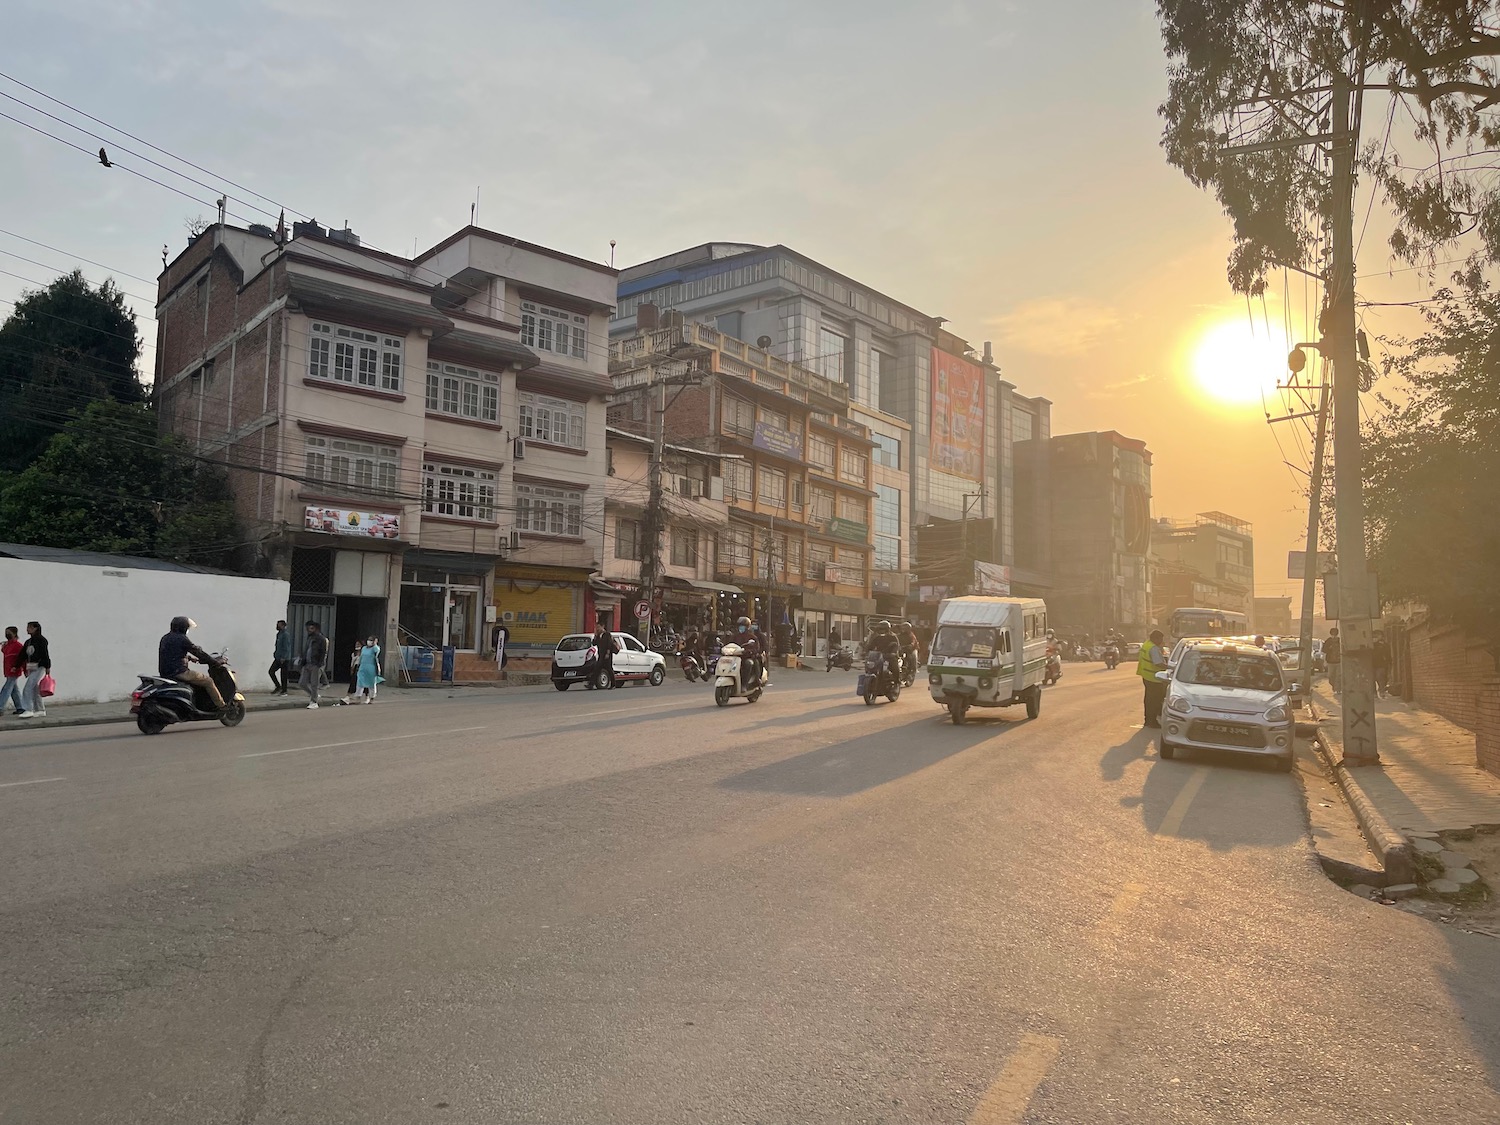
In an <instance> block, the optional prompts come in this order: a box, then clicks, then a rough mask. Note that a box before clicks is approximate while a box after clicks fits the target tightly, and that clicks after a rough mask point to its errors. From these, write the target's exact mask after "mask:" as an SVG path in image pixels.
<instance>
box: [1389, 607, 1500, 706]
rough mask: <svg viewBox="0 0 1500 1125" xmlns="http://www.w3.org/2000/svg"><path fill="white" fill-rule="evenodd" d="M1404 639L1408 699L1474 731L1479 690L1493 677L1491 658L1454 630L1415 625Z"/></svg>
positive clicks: (1420, 624)
mask: <svg viewBox="0 0 1500 1125" xmlns="http://www.w3.org/2000/svg"><path fill="white" fill-rule="evenodd" d="M1407 637H1408V644H1409V646H1410V650H1409V651H1410V669H1411V672H1410V676H1411V685H1410V690H1411V697H1412V699H1413V700H1414V701H1415V702H1417V703H1419V704H1421V705H1422V706H1423V707H1426V708H1427V709H1428V710H1431V711H1436V712H1437V713H1438V714H1439V715H1442V716H1443V717H1444V718H1446V719H1448V720H1450V721H1452V722H1455V723H1457V724H1458V725H1459V726H1462V727H1467V728H1468V729H1469V730H1477V729H1478V727H1479V695H1480V687H1481V683H1482V681H1483V680H1484V679H1485V678H1486V677H1490V676H1493V675H1494V674H1495V661H1494V658H1493V657H1491V656H1490V654H1489V653H1488V652H1486V651H1485V649H1484V647H1483V646H1482V645H1481V644H1479V643H1478V642H1477V641H1474V640H1471V639H1470V638H1469V637H1468V636H1467V635H1466V634H1465V633H1464V631H1463V630H1462V629H1460V628H1457V627H1456V626H1432V625H1428V624H1425V623H1419V624H1417V625H1415V626H1413V627H1412V629H1411V630H1410V631H1409V632H1408V634H1407Z"/></svg>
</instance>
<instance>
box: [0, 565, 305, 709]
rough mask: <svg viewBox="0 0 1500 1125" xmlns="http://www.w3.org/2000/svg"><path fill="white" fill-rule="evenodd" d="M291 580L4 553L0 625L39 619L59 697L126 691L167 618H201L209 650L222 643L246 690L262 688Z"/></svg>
mask: <svg viewBox="0 0 1500 1125" xmlns="http://www.w3.org/2000/svg"><path fill="white" fill-rule="evenodd" d="M289 590H290V588H289V586H288V585H287V583H285V582H281V581H276V580H272V579H267V578H238V577H233V576H229V575H222V574H191V573H179V572H175V571H163V570H135V569H126V568H123V567H122V568H114V567H100V566H75V565H72V564H69V563H55V562H28V561H24V560H21V559H0V627H4V626H6V625H14V626H15V627H16V628H17V629H19V630H20V632H21V640H22V641H23V642H24V641H25V640H26V622H28V621H40V622H41V624H42V635H43V636H45V637H46V638H47V641H48V643H49V644H50V646H51V651H52V674H53V676H54V677H55V678H56V680H57V695H56V696H54V697H53V701H54V702H56V703H83V702H98V703H103V702H105V701H107V700H111V699H128V698H130V693H131V692H132V691H134V690H135V687H136V684H137V683H139V681H138V679H137V678H136V677H137V676H138V675H139V674H141V673H149V674H152V675H154V674H155V673H156V645H157V642H158V641H160V640H161V636H162V634H163V633H165V632H166V631H167V628H168V626H169V625H170V624H171V621H172V618H173V617H176V616H177V615H178V614H185V615H187V616H188V617H191V618H192V619H193V620H194V621H196V622H197V623H198V627H197V628H196V629H194V630H193V632H192V634H191V635H192V637H193V639H194V640H195V641H197V642H198V644H200V645H201V646H203V647H204V648H205V649H207V650H208V651H209V652H218V651H220V650H221V649H223V648H225V647H226V646H227V647H228V650H229V661H230V663H231V664H233V665H234V671H235V675H236V676H237V677H238V678H239V683H240V690H242V691H266V690H269V689H270V686H271V678H270V676H269V675H268V674H267V672H266V669H267V668H269V667H270V664H271V652H272V647H273V644H274V642H275V639H276V622H277V621H278V620H279V619H281V618H283V617H285V616H286V604H287V596H288V593H289Z"/></svg>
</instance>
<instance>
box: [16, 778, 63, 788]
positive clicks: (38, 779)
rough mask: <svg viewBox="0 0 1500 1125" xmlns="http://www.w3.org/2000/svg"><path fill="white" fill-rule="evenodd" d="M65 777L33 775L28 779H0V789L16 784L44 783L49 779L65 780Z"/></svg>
mask: <svg viewBox="0 0 1500 1125" xmlns="http://www.w3.org/2000/svg"><path fill="white" fill-rule="evenodd" d="M67 780H68V779H67V778H65V777H33V778H32V779H31V780H30V781H0V789H13V788H15V787H16V786H17V785H46V784H47V782H49V781H67Z"/></svg>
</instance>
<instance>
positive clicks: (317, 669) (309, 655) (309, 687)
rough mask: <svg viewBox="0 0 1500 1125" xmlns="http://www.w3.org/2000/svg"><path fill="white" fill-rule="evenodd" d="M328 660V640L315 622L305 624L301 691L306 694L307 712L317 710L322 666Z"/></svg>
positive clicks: (321, 628) (321, 683) (321, 681)
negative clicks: (305, 634) (305, 636)
mask: <svg viewBox="0 0 1500 1125" xmlns="http://www.w3.org/2000/svg"><path fill="white" fill-rule="evenodd" d="M327 659H328V638H327V637H325V636H324V635H323V626H322V625H320V624H319V623H318V622H316V621H309V622H308V623H307V638H306V640H304V641H303V643H302V678H301V680H300V683H301V686H302V690H303V691H305V692H307V698H308V704H307V709H308V710H309V711H316V710H317V709H318V690H319V689H320V688H321V687H322V686H323V664H324V662H325V661H327Z"/></svg>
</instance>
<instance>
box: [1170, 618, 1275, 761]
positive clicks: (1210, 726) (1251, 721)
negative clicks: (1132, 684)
mask: <svg viewBox="0 0 1500 1125" xmlns="http://www.w3.org/2000/svg"><path fill="white" fill-rule="evenodd" d="M1160 678H1161V679H1163V680H1165V681H1166V682H1167V701H1166V705H1165V706H1164V707H1163V708H1162V713H1161V743H1160V749H1161V756H1162V757H1163V758H1171V757H1173V756H1174V755H1175V754H1176V753H1177V752H1178V751H1179V750H1192V749H1202V750H1223V751H1227V752H1230V753H1234V754H1254V755H1256V756H1258V757H1269V758H1271V759H1272V760H1273V761H1274V762H1275V764H1276V768H1277V769H1279V770H1290V769H1291V768H1292V760H1293V753H1294V749H1293V746H1294V744H1293V731H1294V726H1293V719H1292V708H1291V704H1290V703H1289V702H1288V699H1287V683H1286V680H1285V679H1284V677H1283V676H1282V668H1281V664H1280V662H1279V661H1278V660H1277V659H1276V656H1275V654H1274V653H1270V652H1267V651H1265V649H1261V648H1256V647H1255V646H1254V645H1253V644H1235V643H1233V642H1229V643H1226V642H1224V641H1222V640H1212V641H1192V642H1188V644H1187V646H1186V648H1185V649H1184V651H1183V652H1182V653H1181V654H1180V656H1179V657H1178V660H1177V662H1176V664H1175V665H1174V667H1173V668H1172V670H1171V671H1170V672H1162V673H1160Z"/></svg>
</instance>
